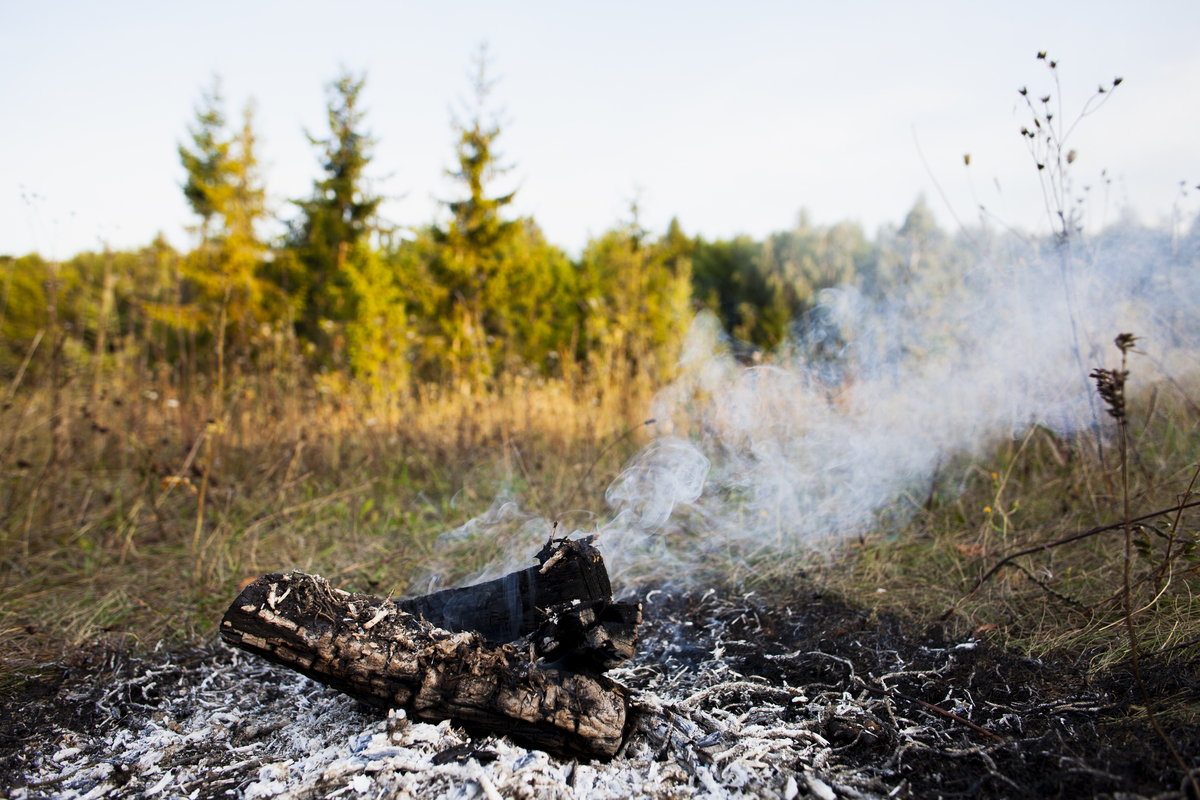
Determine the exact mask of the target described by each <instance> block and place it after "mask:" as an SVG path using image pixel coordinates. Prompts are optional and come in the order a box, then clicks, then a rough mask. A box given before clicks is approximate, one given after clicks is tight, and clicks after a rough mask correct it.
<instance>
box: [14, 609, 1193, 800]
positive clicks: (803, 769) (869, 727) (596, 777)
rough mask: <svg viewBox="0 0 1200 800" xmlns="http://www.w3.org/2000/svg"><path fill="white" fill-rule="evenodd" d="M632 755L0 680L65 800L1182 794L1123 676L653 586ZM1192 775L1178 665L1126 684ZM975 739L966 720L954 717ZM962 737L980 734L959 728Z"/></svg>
mask: <svg viewBox="0 0 1200 800" xmlns="http://www.w3.org/2000/svg"><path fill="white" fill-rule="evenodd" d="M642 602H643V604H644V613H645V624H644V625H643V628H642V631H641V637H640V642H639V647H638V656H637V658H636V659H634V660H633V661H632V662H629V663H628V664H627V665H626V666H625V667H624V668H622V669H617V670H612V671H611V672H609V673H608V674H609V675H610V676H611V677H613V678H615V679H616V680H618V681H620V682H622V683H624V684H625V685H627V686H629V687H630V688H631V689H634V690H636V693H637V698H638V700H637V704H636V707H635V710H634V714H633V715H632V718H633V719H632V723H631V726H630V730H629V734H628V736H627V738H626V744H625V746H624V748H623V750H622V751H621V752H620V753H619V754H618V756H617V757H616V758H615V759H613V760H612V761H609V762H590V763H584V762H579V761H574V760H563V759H559V758H556V757H553V756H550V755H547V754H546V753H543V752H540V751H537V750H530V749H526V748H525V747H523V746H522V745H521V743H520V742H512V741H509V740H508V739H507V738H505V737H501V738H497V737H494V736H491V737H479V738H473V737H472V736H471V735H470V733H469V732H467V731H463V730H461V729H459V728H456V727H455V726H452V725H450V724H449V723H442V724H440V725H429V724H426V723H420V722H413V721H410V720H407V719H404V718H403V717H402V716H401V715H398V714H395V713H392V714H386V713H381V712H378V711H375V710H372V709H368V708H366V707H364V706H361V705H359V704H358V703H356V702H355V701H353V700H351V699H349V698H347V697H344V696H342V695H339V694H337V693H335V692H333V691H331V690H328V689H325V688H324V687H321V686H318V685H317V684H314V683H312V682H311V681H309V680H308V679H307V678H304V677H302V676H300V675H297V674H295V673H292V672H289V671H288V670H285V669H282V668H278V667H275V666H272V665H270V664H267V663H265V662H263V661H261V660H259V659H255V658H254V657H252V656H248V655H247V654H245V653H238V652H235V651H233V650H231V649H228V648H226V647H224V646H221V645H212V646H211V647H206V648H199V649H191V650H178V651H172V652H154V653H144V652H143V653H131V652H124V651H120V650H114V649H111V648H110V649H103V648H95V649H93V650H89V651H85V652H80V653H76V654H74V655H73V656H72V657H70V658H68V659H65V660H63V661H61V662H59V663H56V664H52V665H47V666H44V667H41V668H38V669H34V670H25V671H23V672H20V673H12V674H10V675H9V676H8V677H7V678H6V679H5V680H4V683H3V686H0V788H2V790H3V792H4V794H5V796H7V797H10V798H35V797H63V798H85V797H86V798H99V797H134V796H153V797H164V798H167V797H188V798H228V797H233V798H259V797H296V798H317V797H334V796H338V797H343V798H347V800H351V799H352V800H359V798H364V799H365V798H377V797H406V796H407V797H414V798H446V800H452V799H453V800H459V799H460V798H461V800H468V799H473V798H476V797H485V798H488V800H494V798H498V797H518V798H524V797H529V798H583V797H589V798H619V797H655V798H658V797H662V798H684V797H782V798H785V800H794V798H798V797H815V798H821V800H831V799H832V798H837V797H844V798H860V797H872V798H897V797H899V798H910V797H915V798H937V797H943V798H952V797H980V798H993V797H996V798H998V797H1062V798H1077V797H1107V798H1114V800H1115V798H1133V797H1139V796H1140V797H1157V798H1169V797H1183V796H1185V795H1184V794H1183V792H1182V785H1183V774H1182V772H1181V771H1180V770H1179V768H1178V766H1177V765H1176V764H1175V762H1174V761H1173V759H1172V758H1171V756H1170V754H1169V752H1168V750H1167V749H1166V746H1165V745H1164V744H1163V743H1162V742H1161V741H1160V740H1159V738H1158V737H1157V736H1156V734H1155V733H1154V731H1153V729H1152V728H1151V727H1150V725H1149V723H1148V722H1147V720H1146V717H1145V715H1144V713H1141V709H1140V707H1141V705H1142V700H1141V695H1140V692H1139V691H1138V690H1137V688H1136V686H1135V684H1134V682H1133V679H1132V677H1131V676H1130V675H1129V673H1128V670H1127V669H1120V668H1118V669H1117V670H1114V671H1112V672H1110V673H1108V674H1107V675H1105V676H1103V677H1101V678H1094V679H1093V680H1091V681H1088V680H1087V679H1086V675H1085V673H1084V670H1083V669H1082V668H1081V667H1080V666H1079V665H1077V664H1073V663H1070V662H1066V661H1053V662H1052V661H1048V660H1036V659H1029V658H1023V657H1021V656H1019V655H1014V654H1012V653H1009V652H1006V651H1004V650H1003V649H1001V648H999V647H997V646H995V645H993V644H991V643H989V642H987V641H980V640H975V639H966V640H960V641H948V640H946V639H945V637H944V635H943V634H942V632H941V630H940V629H939V628H938V627H937V626H933V627H928V626H925V625H919V624H914V623H911V622H906V621H903V620H902V619H901V618H900V617H896V616H889V615H882V616H877V615H872V614H869V613H867V612H864V611H861V610H858V609H855V608H852V607H850V606H847V605H845V604H843V603H841V602H838V601H835V600H832V599H827V598H823V597H821V596H820V595H814V594H812V593H800V594H796V595H794V596H791V597H787V598H772V600H771V601H770V602H765V601H763V600H761V599H759V598H758V596H757V595H753V594H752V595H749V596H743V595H738V594H731V593H722V592H718V591H709V592H707V593H704V594H701V593H672V592H668V591H654V592H650V593H648V594H647V595H645V596H644V597H643V598H642ZM1144 673H1145V678H1146V680H1147V683H1148V688H1149V690H1150V691H1151V693H1152V695H1153V696H1154V697H1156V698H1158V702H1159V703H1160V706H1159V708H1160V713H1161V714H1162V720H1163V724H1164V726H1165V727H1166V728H1167V730H1168V731H1169V732H1170V734H1171V735H1172V737H1173V738H1174V741H1175V744H1176V746H1177V747H1178V748H1179V750H1180V752H1181V753H1182V754H1183V755H1184V758H1185V759H1186V760H1187V762H1188V764H1189V766H1191V767H1193V768H1195V767H1198V766H1200V763H1198V761H1200V759H1197V754H1200V726H1197V725H1196V724H1194V723H1193V722H1192V721H1191V719H1192V714H1191V713H1190V710H1191V709H1194V708H1195V707H1196V703H1197V700H1198V699H1200V693H1198V692H1197V688H1196V687H1197V682H1196V678H1197V675H1196V668H1195V665H1194V664H1193V663H1191V662H1186V661H1177V662H1174V663H1171V664H1164V663H1161V662H1156V661H1153V660H1151V661H1150V662H1149V663H1147V664H1146V665H1145V668H1144ZM967 723H970V724H967ZM972 726H974V727H972Z"/></svg>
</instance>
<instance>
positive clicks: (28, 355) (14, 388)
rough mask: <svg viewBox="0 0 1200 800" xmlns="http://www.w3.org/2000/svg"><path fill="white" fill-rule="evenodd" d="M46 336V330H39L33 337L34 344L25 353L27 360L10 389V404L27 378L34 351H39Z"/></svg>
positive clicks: (18, 371)
mask: <svg viewBox="0 0 1200 800" xmlns="http://www.w3.org/2000/svg"><path fill="white" fill-rule="evenodd" d="M45 334H46V330H45V328H38V332H37V333H36V334H35V335H34V337H33V344H31V345H29V350H28V352H26V353H25V360H24V361H22V362H21V368H20V369H18V370H17V377H15V378H13V382H12V386H10V387H8V402H10V403H11V402H12V399H13V398H14V397H16V396H17V387H18V386H20V385H21V379H22V378H24V377H25V370H26V368H28V367H29V360H30V359H31V358H33V351H34V350H37V346H38V343H39V342H41V341H42V337H43V336H44V335H45Z"/></svg>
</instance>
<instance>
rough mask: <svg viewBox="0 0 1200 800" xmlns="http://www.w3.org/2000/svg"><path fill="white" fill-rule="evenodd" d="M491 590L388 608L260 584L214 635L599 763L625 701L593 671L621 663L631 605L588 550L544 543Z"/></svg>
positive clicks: (304, 585) (338, 684)
mask: <svg viewBox="0 0 1200 800" xmlns="http://www.w3.org/2000/svg"><path fill="white" fill-rule="evenodd" d="M537 560H538V564H537V565H536V566H532V567H529V568H528V569H525V570H522V571H520V572H514V573H511V574H509V575H506V576H504V577H503V578H498V579H497V580H494V581H488V582H486V583H481V584H477V585H475V586H468V587H465V588H462V589H450V590H447V591H443V592H436V593H434V594H429V595H425V596H422V597H417V598H412V599H409V600H391V599H385V598H381V597H375V596H371V595H364V594H353V593H349V592H344V591H342V590H340V589H334V588H332V587H331V586H330V585H329V584H328V582H327V581H326V580H325V579H324V578H321V577H320V576H316V575H306V574H304V573H299V572H293V573H292V574H290V575H282V574H278V573H274V574H270V575H264V576H263V577H261V578H259V579H258V580H256V581H254V582H253V583H252V584H250V585H249V586H247V587H246V588H245V589H244V590H243V591H242V593H241V594H240V595H238V597H237V599H236V600H235V601H234V602H233V604H232V605H231V606H230V607H229V610H228V611H227V612H226V613H225V616H224V618H223V619H222V620H221V638H222V639H224V640H225V641H226V642H228V643H229V644H231V645H234V646H236V647H240V648H242V649H243V650H247V651H249V652H251V653H255V654H256V655H259V656H262V657H263V658H265V659H267V660H269V661H273V662H275V663H277V664H281V665H283V666H285V667H289V668H290V669H293V670H296V671H297V672H300V673H302V674H304V675H307V676H308V677H310V678H312V679H313V680H316V681H318V682H320V683H323V684H325V685H327V686H331V687H333V688H334V689H337V690H338V691H341V692H345V693H346V694H349V695H351V696H352V697H355V698H357V699H358V700H360V701H362V702H364V703H367V704H369V705H372V706H377V707H380V708H403V709H405V711H406V712H407V713H408V714H409V716H410V717H412V718H413V719H417V720H422V721H429V722H437V721H441V720H444V719H450V720H453V721H455V722H457V723H459V724H461V725H463V726H464V727H467V728H469V729H474V730H479V731H486V732H491V733H497V734H504V735H510V736H513V737H514V738H516V739H519V740H523V741H524V742H526V743H529V744H532V745H534V746H536V747H539V748H541V749H544V750H549V751H552V752H556V753H563V754H568V755H575V756H583V757H588V758H610V757H612V756H613V755H614V754H615V753H616V752H617V750H618V749H619V748H620V746H621V742H622V739H623V736H624V733H625V726H626V718H627V713H628V710H629V695H628V692H627V691H626V690H625V689H624V687H622V686H621V685H620V684H617V683H615V682H614V681H612V680H610V679H608V678H606V677H605V676H604V675H603V674H601V673H602V672H603V671H604V670H607V669H610V668H611V667H614V666H616V665H617V664H619V663H621V662H622V661H624V660H626V659H628V658H631V657H632V656H633V655H634V646H635V643H636V638H637V626H638V625H639V624H641V621H642V617H641V605H640V604H638V603H615V602H613V600H612V586H611V584H610V582H609V578H608V571H607V570H606V569H605V567H604V561H603V560H602V559H601V558H600V553H599V552H598V551H597V550H596V549H595V548H594V547H592V546H591V544H589V543H588V542H586V541H574V540H553V539H552V540H551V541H550V542H549V543H547V544H546V546H545V547H543V548H542V550H541V552H539V553H538V554H537Z"/></svg>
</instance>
